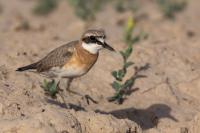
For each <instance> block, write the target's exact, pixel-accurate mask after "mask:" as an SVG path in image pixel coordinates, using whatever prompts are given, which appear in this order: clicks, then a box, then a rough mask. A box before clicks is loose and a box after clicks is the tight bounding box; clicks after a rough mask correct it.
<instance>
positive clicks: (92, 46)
mask: <svg viewBox="0 0 200 133" xmlns="http://www.w3.org/2000/svg"><path fill="white" fill-rule="evenodd" d="M82 46H83V48H84V49H86V50H87V51H88V52H90V53H92V54H97V53H98V52H99V50H100V49H102V48H103V47H102V46H101V45H98V44H96V43H85V42H83V43H82Z"/></svg>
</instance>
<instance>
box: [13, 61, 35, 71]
mask: <svg viewBox="0 0 200 133" xmlns="http://www.w3.org/2000/svg"><path fill="white" fill-rule="evenodd" d="M36 68H37V63H33V64H30V65H27V66H24V67H20V68H17V70H16V71H19V72H22V71H26V70H29V69H36Z"/></svg>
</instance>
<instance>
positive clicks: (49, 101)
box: [46, 98, 86, 111]
mask: <svg viewBox="0 0 200 133" xmlns="http://www.w3.org/2000/svg"><path fill="white" fill-rule="evenodd" d="M46 100H47V102H48V103H50V104H53V105H56V106H60V107H61V108H65V109H68V108H67V106H66V104H65V103H61V102H59V101H55V100H53V99H49V98H48V99H46ZM69 106H70V109H74V110H75V111H86V109H85V108H83V107H81V106H78V105H75V104H71V103H69Z"/></svg>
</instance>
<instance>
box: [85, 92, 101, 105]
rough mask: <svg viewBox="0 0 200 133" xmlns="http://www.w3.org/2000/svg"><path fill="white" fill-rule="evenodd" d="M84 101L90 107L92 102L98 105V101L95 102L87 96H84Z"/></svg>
mask: <svg viewBox="0 0 200 133" xmlns="http://www.w3.org/2000/svg"><path fill="white" fill-rule="evenodd" d="M82 99H85V100H86V102H87V104H88V105H89V104H90V101H91V102H92V103H94V104H98V102H97V101H96V100H94V99H93V98H92V97H91V96H89V95H87V94H86V95H84V96H82Z"/></svg>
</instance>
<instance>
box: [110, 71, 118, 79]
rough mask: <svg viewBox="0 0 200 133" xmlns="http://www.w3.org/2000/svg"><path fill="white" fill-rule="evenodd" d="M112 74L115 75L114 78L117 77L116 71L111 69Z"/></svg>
mask: <svg viewBox="0 0 200 133" xmlns="http://www.w3.org/2000/svg"><path fill="white" fill-rule="evenodd" d="M111 74H112V76H113V77H115V79H117V71H112V73H111Z"/></svg>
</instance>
